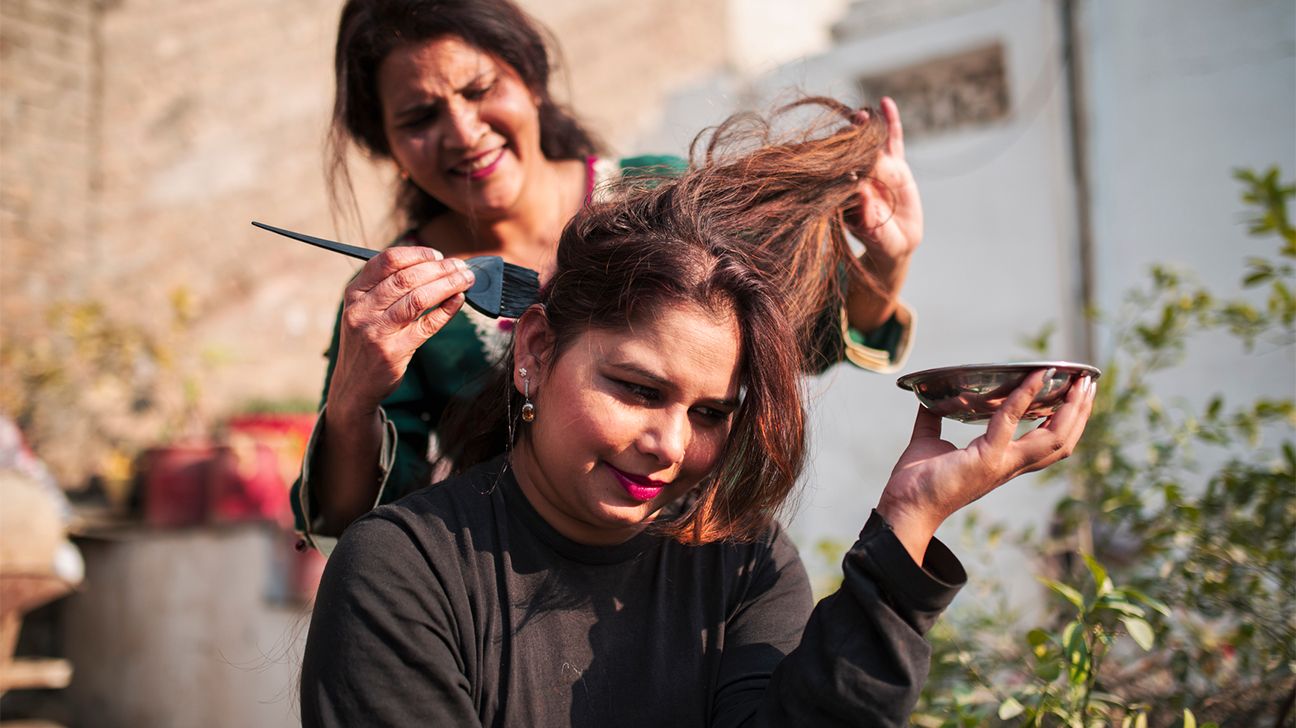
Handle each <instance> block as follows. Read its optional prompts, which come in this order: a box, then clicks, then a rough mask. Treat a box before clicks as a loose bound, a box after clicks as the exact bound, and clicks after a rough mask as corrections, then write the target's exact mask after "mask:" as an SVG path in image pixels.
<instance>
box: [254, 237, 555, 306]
mask: <svg viewBox="0 0 1296 728" xmlns="http://www.w3.org/2000/svg"><path fill="white" fill-rule="evenodd" d="M252 224H253V225H255V226H257V227H259V228H261V229H262V230H269V231H270V232H272V233H278V234H280V235H283V236H285V237H289V238H292V239H293V240H299V241H301V242H303V243H306V244H307V245H314V246H316V247H318V248H324V249H325V250H331V251H333V252H334V253H341V254H343V255H349V256H351V257H352V258H359V259H360V260H369V259H370V258H372V257H374V256H375V255H378V253H379V252H380V251H377V250H371V249H369V248H361V247H359V246H356V245H347V244H346V243H336V242H334V241H332V240H325V239H323V238H317V237H315V236H313V235H305V234H303V233H295V232H293V231H291V230H284V229H283V228H277V227H275V226H273V225H266V224H265V223H261V222H257V221H256V220H253V221H252ZM464 262H465V263H467V264H468V268H469V269H470V270H472V272H473V276H474V280H473V284H472V288H469V289H468V290H467V291H465V292H464V300H465V301H466V302H467V303H468V305H469V306H472V307H473V308H475V309H477V310H478V311H481V312H482V313H483V314H485V315H487V316H490V317H491V318H499V317H500V316H504V317H506V318H517V317H519V316H521V315H522V312H523V311H526V310H527V308H529V307H530V306H531V305H532V304H533V303H535V302H536V301H537V300H538V298H539V293H540V276H539V274H537V273H536V272H535V271H533V270H531V269H530V268H524V267H522V266H520V265H513V264H512V263H505V262H504V259H503V258H501V257H499V256H498V255H479V256H477V257H475V258H467V259H465V260H464Z"/></svg>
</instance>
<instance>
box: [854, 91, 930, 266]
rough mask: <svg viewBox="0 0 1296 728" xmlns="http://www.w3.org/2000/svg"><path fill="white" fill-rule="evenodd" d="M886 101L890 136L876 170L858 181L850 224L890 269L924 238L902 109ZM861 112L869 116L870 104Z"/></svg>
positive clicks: (872, 257) (873, 259)
mask: <svg viewBox="0 0 1296 728" xmlns="http://www.w3.org/2000/svg"><path fill="white" fill-rule="evenodd" d="M881 106H882V118H883V120H884V121H886V125H887V140H886V143H885V144H883V145H882V149H881V151H880V153H879V154H878V158H877V162H876V163H875V164H874V166H873V172H872V174H871V175H869V176H868V177H866V178H863V179H861V180H860V181H859V188H858V189H859V194H858V195H857V197H856V199H857V203H856V205H855V206H854V207H852V208H851V209H850V210H848V211H847V213H846V225H847V227H848V228H849V230H850V232H851V234H852V235H854V236H855V237H856V238H858V239H859V240H860V242H862V243H864V246H865V248H866V250H867V251H868V254H867V260H868V262H869V263H870V264H871V265H873V266H874V267H875V268H876V269H877V270H879V271H880V272H883V273H885V272H886V271H888V270H890V269H892V268H894V267H896V266H897V265H899V264H901V263H902V262H905V261H907V260H908V259H909V257H910V256H911V255H913V252H914V250H915V249H917V247H918V244H919V243H921V242H922V237H923V212H922V201H921V200H920V199H919V197H918V185H917V183H916V182H914V177H913V172H912V171H911V170H910V169H909V163H908V162H906V161H905V152H904V129H903V128H902V127H901V125H900V109H899V108H898V107H897V106H896V103H895V101H893V100H891V99H890V98H887V97H883V98H882V102H881ZM856 118H857V120H858V121H859V122H864V121H867V120H868V118H869V112H868V110H866V109H861V110H860V111H859V112H857V113H856Z"/></svg>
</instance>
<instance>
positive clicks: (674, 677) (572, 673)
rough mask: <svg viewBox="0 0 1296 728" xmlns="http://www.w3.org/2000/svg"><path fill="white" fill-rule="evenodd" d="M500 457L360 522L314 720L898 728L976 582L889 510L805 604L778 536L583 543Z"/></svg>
mask: <svg viewBox="0 0 1296 728" xmlns="http://www.w3.org/2000/svg"><path fill="white" fill-rule="evenodd" d="M501 466H502V460H496V461H493V462H492V463H487V464H485V465H483V466H480V467H478V468H475V469H473V470H471V471H469V472H468V473H465V474H464V475H462V476H459V477H457V478H453V479H451V480H449V481H446V482H444V483H442V484H441V485H439V486H438V487H435V488H428V489H424V490H422V491H419V492H417V493H415V494H413V495H411V496H409V497H407V498H404V499H402V500H401V501H399V502H397V503H395V504H393V505H390V506H383V507H380V508H378V509H375V510H374V511H373V512H371V513H370V514H368V515H367V516H365V517H363V518H362V519H360V520H358V521H356V522H355V523H354V524H353V525H352V526H351V527H350V528H348V529H347V531H346V532H345V534H344V536H343V538H342V539H341V541H340V542H339V544H338V548H337V550H336V551H335V552H334V553H333V555H332V557H331V558H330V559H329V563H328V566H327V568H326V569H325V572H324V577H323V580H322V582H321V584H320V588H319V592H318V595H317V597H316V603H315V611H314V616H313V617H312V621H311V626H310V633H309V637H308V638H307V643H306V652H305V656H304V659H303V664H302V681H301V715H302V724H303V725H304V726H308V727H313V726H347V727H351V726H369V725H391V726H407V725H438V726H440V725H445V726H476V725H481V726H598V727H602V726H618V728H636V727H638V726H669V727H670V728H685V727H686V726H725V727H728V726H892V725H897V726H898V725H904V724H905V723H906V722H907V717H908V715H909V713H910V711H911V710H912V709H913V705H914V703H915V702H916V701H917V698H918V693H919V690H920V689H921V687H922V684H923V681H924V679H925V678H926V675H927V668H928V661H929V658H930V648H929V646H928V644H927V642H926V640H925V639H924V637H923V635H924V634H925V633H926V631H927V630H928V629H929V628H930V626H931V625H932V623H933V622H934V621H935V619H936V618H937V616H938V615H939V614H940V612H941V611H943V610H944V608H945V607H946V606H947V605H948V604H949V602H950V601H951V600H952V599H953V597H954V595H955V593H956V592H957V591H958V589H959V588H960V587H961V586H962V584H963V582H964V581H965V578H966V577H965V575H964V573H963V569H962V567H961V566H960V565H959V563H958V560H957V559H956V558H954V556H953V555H952V554H951V553H950V552H949V551H948V550H947V549H946V548H945V547H944V546H943V545H942V544H940V542H938V541H935V540H933V541H932V544H931V546H930V547H929V549H928V552H927V557H926V561H925V564H924V565H925V567H926V568H923V567H920V566H918V565H917V564H915V563H914V562H913V560H912V559H911V558H910V557H909V555H908V553H907V552H906V551H905V549H904V547H903V546H902V545H901V543H900V542H899V540H898V539H896V537H895V535H894V534H893V533H892V532H891V531H890V529H889V528H887V526H886V525H885V523H884V522H883V521H882V520H881V518H879V517H878V516H876V514H875V515H874V516H873V517H872V518H870V519H869V522H868V524H866V526H865V528H864V530H863V532H862V533H861V534H860V538H859V541H857V542H856V543H855V545H854V547H852V548H851V550H850V551H849V552H848V553H847V555H846V557H845V559H844V561H843V570H844V581H843V584H842V587H841V589H840V590H839V591H838V592H837V593H835V594H833V595H831V596H829V597H827V598H825V599H824V600H823V601H821V602H820V603H819V604H818V605H817V606H815V607H813V611H812V605H811V597H810V588H809V584H808V581H807V579H806V574H805V569H804V567H803V566H802V564H801V561H800V558H799V557H798V556H797V553H796V549H795V547H794V546H793V545H792V543H791V541H790V540H789V539H788V537H787V535H786V534H785V533H784V532H783V530H782V529H781V528H779V527H778V525H777V524H771V526H770V527H769V529H768V530H767V532H766V533H765V534H764V536H763V537H762V538H760V539H758V540H756V541H754V542H751V543H741V544H738V543H713V544H706V545H702V546H687V545H683V544H680V543H677V542H675V541H672V540H670V539H667V538H664V537H661V536H659V535H657V534H655V533H653V532H651V531H645V532H644V533H641V534H639V535H638V536H636V537H634V538H632V539H631V540H630V541H628V542H626V543H624V544H621V545H619V546H615V547H595V546H586V545H582V544H578V543H575V542H573V541H570V540H568V539H566V538H564V537H563V536H561V535H560V534H559V533H558V532H557V531H555V530H554V529H553V528H552V527H550V526H549V525H548V523H546V522H545V521H544V520H543V519H542V518H541V517H540V515H539V514H538V513H537V512H536V511H535V509H534V508H532V507H531V504H530V503H529V502H528V501H527V499H526V497H525V496H524V495H523V493H522V491H521V490H520V489H519V487H518V485H517V481H516V480H515V479H514V478H513V475H512V473H511V471H508V470H507V469H504V471H503V472H502V473H501Z"/></svg>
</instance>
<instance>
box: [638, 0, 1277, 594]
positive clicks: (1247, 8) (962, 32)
mask: <svg viewBox="0 0 1296 728" xmlns="http://www.w3.org/2000/svg"><path fill="white" fill-rule="evenodd" d="M920 5H921V7H919V8H917V9H916V10H915V7H914V6H912V5H907V4H906V3H903V2H898V1H897V0H873V1H872V2H861V3H857V4H856V5H855V6H853V8H852V13H851V15H850V16H849V17H848V20H847V21H846V22H844V23H843V24H842V27H843V28H846V29H848V30H850V31H851V32H853V33H855V34H856V36H855V37H857V39H856V40H854V41H843V42H842V43H841V44H839V45H838V46H836V47H835V48H834V49H833V50H831V51H830V52H828V53H826V54H823V55H820V56H817V57H814V58H809V59H805V60H801V61H798V62H794V63H789V64H786V65H784V66H782V67H780V68H779V69H777V70H776V71H774V72H772V73H769V74H767V75H765V76H762V77H760V78H758V79H756V80H755V81H753V82H744V80H743V79H741V78H738V77H736V76H735V75H733V74H730V75H718V76H716V77H714V78H712V79H711V80H710V81H709V82H708V83H706V84H702V85H699V86H697V87H695V88H693V89H690V90H687V91H685V92H682V93H680V94H679V95H677V96H676V97H675V99H674V100H673V101H672V103H671V106H670V108H669V110H668V111H667V113H666V121H665V122H664V123H663V125H662V127H661V128H660V129H658V130H657V131H656V132H655V133H654V134H652V135H649V136H647V137H645V138H644V140H643V144H644V145H645V148H650V149H653V150H664V151H678V150H681V149H684V148H685V147H686V145H687V141H688V140H689V139H690V138H691V136H692V134H693V133H695V132H696V131H697V130H698V129H700V128H702V127H703V126H705V125H707V124H711V123H715V122H717V121H719V120H720V119H721V118H723V116H724V115H725V114H726V113H728V112H729V111H731V110H732V109H734V108H737V107H743V106H751V105H753V104H756V105H768V104H769V102H770V99H772V98H775V97H779V96H782V97H786V95H787V90H788V89H789V88H791V87H796V88H800V89H803V90H806V91H809V92H814V93H830V94H834V95H837V96H839V97H840V98H843V99H851V98H852V97H853V94H854V93H855V90H854V87H853V80H854V79H855V78H857V77H858V76H860V75H865V74H870V75H871V74H875V73H879V72H885V71H887V70H890V69H894V68H898V67H904V66H907V65H910V64H913V63H918V62H921V61H923V60H925V59H929V58H934V57H940V56H943V55H947V54H949V53H954V52H958V51H960V50H963V49H966V48H970V47H974V46H977V45H981V44H983V43H985V42H987V41H995V40H997V41H999V42H1002V43H1003V44H1004V46H1005V52H1006V62H1007V73H1008V74H1009V79H1010V80H1009V82H1010V94H1011V98H1012V112H1011V115H1010V118H1009V119H1007V120H1006V121H1005V122H1003V123H1001V124H997V125H994V126H990V127H985V128H979V129H975V130H970V131H959V132H955V133H953V134H951V135H947V136H939V137H937V136H933V137H930V138H927V139H923V140H919V141H914V142H913V143H911V144H910V145H909V149H908V151H909V159H910V163H911V164H912V166H913V169H914V172H915V174H916V176H917V178H918V182H919V186H920V187H921V189H922V194H923V201H924V207H925V210H926V215H927V234H926V240H925V242H924V244H923V247H922V249H921V250H920V252H919V254H918V256H917V258H916V260H915V263H914V266H913V269H912V272H911V278H910V281H909V284H908V286H907V287H906V295H905V297H906V299H907V300H908V301H909V302H910V303H912V304H913V305H914V306H915V308H916V309H917V310H918V312H919V325H918V337H919V338H918V345H917V347H916V348H915V351H914V355H913V357H912V359H911V360H910V362H909V364H908V366H907V367H906V369H907V370H908V371H913V370H917V369H922V368H927V367H932V366H942V365H948V364H958V363H966V362H975V361H991V360H995V361H998V360H1011V359H1018V358H1021V357H1022V355H1023V354H1025V353H1026V352H1025V350H1024V347H1023V346H1021V345H1020V344H1019V341H1020V337H1021V336H1022V335H1024V334H1033V333H1035V332H1037V331H1038V330H1039V329H1040V328H1041V326H1042V325H1044V324H1045V323H1047V322H1056V323H1058V324H1059V325H1060V326H1061V329H1060V330H1059V332H1058V333H1057V334H1055V337H1054V342H1055V348H1054V351H1053V352H1052V353H1053V354H1054V355H1055V356H1057V357H1059V358H1075V357H1077V356H1078V353H1077V343H1076V342H1077V341H1078V335H1077V334H1078V332H1077V326H1078V318H1077V317H1078V314H1079V306H1078V302H1079V300H1080V296H1079V287H1078V274H1077V272H1076V271H1077V270H1078V269H1077V267H1076V261H1077V259H1078V247H1077V236H1078V234H1077V232H1076V230H1077V228H1076V213H1075V206H1074V197H1073V195H1074V188H1073V185H1072V177H1071V174H1072V171H1071V162H1070V151H1069V144H1070V137H1069V134H1070V130H1069V123H1068V120H1067V116H1066V106H1065V102H1066V85H1065V84H1066V80H1065V75H1064V69H1063V67H1062V62H1061V59H1062V48H1061V44H1060V21H1059V18H1058V15H1057V11H1058V6H1059V3H1057V2H1054V1H1052V0H1003V1H1001V2H995V3H987V2H968V1H965V0H945V1H944V2H924V3H920ZM1080 7H1081V10H1082V12H1081V14H1080V18H1079V28H1080V30H1081V37H1082V40H1081V52H1082V54H1083V57H1084V62H1085V72H1086V74H1087V76H1086V83H1085V85H1084V96H1085V99H1086V103H1087V112H1088V116H1087V123H1088V126H1089V128H1090V130H1091V135H1092V136H1091V138H1090V154H1089V164H1090V170H1091V175H1092V177H1093V209H1092V220H1093V224H1094V243H1095V248H1096V250H1095V260H1096V277H1097V301H1098V303H1099V304H1100V305H1101V306H1104V307H1109V308H1110V307H1111V306H1112V305H1113V304H1114V303H1115V302H1116V301H1117V299H1118V298H1119V297H1120V295H1121V293H1122V292H1123V291H1124V290H1126V289H1127V288H1128V287H1129V286H1131V285H1134V284H1136V283H1138V282H1140V281H1142V280H1144V279H1145V277H1146V273H1145V271H1146V267H1147V265H1148V264H1149V263H1150V262H1152V261H1180V262H1183V263H1185V264H1188V265H1191V266H1192V267H1194V268H1196V269H1198V270H1199V271H1204V272H1206V275H1205V276H1204V277H1205V278H1206V279H1207V280H1209V281H1211V282H1213V283H1216V284H1220V285H1221V286H1233V285H1235V283H1236V281H1237V280H1238V278H1239V274H1240V271H1241V270H1242V257H1243V255H1244V254H1245V252H1244V251H1245V250H1246V248H1244V246H1246V245H1253V244H1252V243H1249V242H1247V240H1246V237H1245V235H1244V228H1243V226H1242V225H1241V214H1240V209H1241V205H1240V203H1239V202H1238V190H1239V187H1238V186H1237V184H1236V183H1235V182H1233V181H1232V179H1231V177H1230V170H1231V169H1232V168H1234V167H1236V166H1257V167H1264V166H1268V165H1269V164H1274V163H1279V164H1281V165H1283V168H1284V171H1285V173H1286V177H1287V178H1288V179H1291V178H1292V176H1293V175H1296V132H1294V131H1293V130H1296V62H1294V61H1293V56H1294V55H1296V52H1294V47H1296V18H1294V17H1293V14H1294V13H1296V9H1294V7H1296V6H1293V4H1292V3H1290V2H1287V1H1285V0H1278V1H1272V0H1270V1H1265V2H1260V1H1253V2H1239V3H1217V2H1206V1H1200V2H1189V3H1183V2H1173V1H1172V0H1161V1H1159V2H1151V1H1149V2H1135V3H1120V2H1088V3H1081V5H1080ZM918 10H921V12H918ZM873 19H880V20H881V21H882V22H870V21H871V20H873ZM903 111H904V110H903V109H901V112H902V115H903ZM1264 250H1265V251H1268V250H1272V248H1271V247H1270V248H1264ZM1102 341H1103V339H1102V338H1101V336H1100V337H1099V345H1100V350H1099V356H1098V357H1097V359H1099V360H1101V359H1102V358H1104V356H1105V354H1106V351H1105V349H1102V348H1101V345H1102ZM1164 385H1165V387H1166V388H1167V390H1169V391H1178V392H1185V391H1193V390H1195V389H1199V388H1201V387H1202V386H1205V385H1209V386H1211V388H1212V389H1217V388H1219V387H1220V386H1223V387H1224V388H1225V389H1226V391H1228V392H1229V393H1230V395H1229V396H1230V397H1233V398H1236V399H1237V400H1240V399H1241V398H1242V397H1243V396H1254V395H1256V394H1259V393H1268V394H1270V395H1281V394H1290V393H1291V391H1292V388H1293V387H1294V386H1296V362H1294V361H1293V354H1292V352H1291V351H1290V349H1289V350H1287V351H1286V352H1281V353H1271V354H1269V355H1266V356H1259V357H1252V358H1246V357H1244V356H1243V355H1242V354H1241V353H1240V352H1238V351H1236V349H1234V348H1227V349H1225V348H1219V347H1218V342H1217V341H1216V342H1208V343H1207V344H1206V345H1204V346H1202V347H1198V348H1197V349H1195V350H1194V351H1192V352H1191V356H1190V359H1189V365H1188V367H1187V371H1186V373H1185V374H1183V375H1180V376H1176V377H1172V378H1167V380H1166V382H1164ZM814 388H815V390H816V392H818V393H819V396H818V397H817V398H816V400H815V404H814V423H815V434H814V453H815V455H814V463H813V467H812V469H811V471H810V472H809V474H808V477H807V490H806V492H805V495H804V496H803V498H802V502H801V504H800V508H799V511H798V514H797V517H796V518H795V519H794V520H793V521H792V523H791V528H792V530H793V533H794V534H795V535H796V536H797V538H798V540H799V541H800V542H801V543H802V544H803V546H808V545H810V544H812V543H814V542H816V541H818V540H819V539H822V538H833V539H838V540H841V541H845V542H847V543H849V542H850V541H852V540H853V539H854V535H855V533H856V531H857V530H858V528H859V527H860V525H862V524H863V522H864V520H865V519H866V518H867V516H868V512H869V509H870V508H871V507H872V505H873V504H874V503H875V502H876V500H877V497H878V494H879V493H880V491H881V488H882V486H883V485H884V483H885V481H886V478H887V476H888V474H889V472H890V468H891V466H892V464H893V463H894V461H895V459H896V458H897V457H898V455H899V453H900V452H901V451H902V449H903V447H904V444H905V442H906V441H907V437H908V432H909V428H910V426H911V423H912V418H913V413H914V410H915V407H916V406H915V403H914V401H913V399H912V396H911V395H909V394H908V393H906V392H903V391H901V390H899V389H897V388H896V387H895V386H894V380H893V377H890V376H875V375H869V374H865V373H861V372H857V371H852V370H850V369H848V368H840V367H839V368H838V369H836V370H834V371H833V372H831V373H829V374H828V375H827V376H826V377H824V378H822V379H821V380H819V381H816V382H815V383H814ZM946 432H947V435H948V436H949V438H950V439H951V440H953V441H955V442H956V443H958V444H963V443H965V442H966V441H968V440H970V439H971V438H972V437H974V436H975V435H976V434H978V433H979V432H980V428H976V427H971V426H965V425H958V424H956V423H949V424H948V425H947V430H946ZM1038 480H1039V479H1038V478H1031V477H1024V478H1021V479H1019V480H1017V481H1015V482H1014V483H1012V484H1011V485H1009V486H1007V487H1005V488H1003V489H1001V490H999V491H998V492H996V493H993V494H991V495H990V496H988V497H987V498H985V499H984V500H983V501H982V502H980V503H979V504H977V506H975V508H977V509H979V510H980V511H981V512H982V515H983V517H986V518H993V519H997V520H1001V521H1005V522H1007V523H1009V524H1011V525H1015V526H1026V525H1034V526H1035V527H1037V528H1038V527H1042V526H1043V525H1044V522H1043V516H1044V514H1045V513H1046V512H1047V510H1048V508H1049V506H1050V504H1051V503H1052V502H1053V501H1054V500H1055V498H1056V496H1057V488H1058V487H1060V486H1059V485H1050V486H1042V485H1041V484H1040V483H1039V482H1038ZM941 535H942V537H944V538H946V539H947V540H949V541H957V540H958V536H959V528H958V525H957V523H952V524H949V525H947V526H946V527H945V529H943V530H942V533H941ZM956 550H959V552H960V553H961V554H962V555H963V556H964V557H965V562H966V565H967V566H968V568H969V572H970V573H971V575H972V579H973V581H974V582H977V581H984V580H986V579H988V578H989V577H990V576H992V575H996V574H997V575H998V577H999V578H1002V579H1004V580H1005V581H1006V584H1007V587H1008V591H1007V593H1008V595H1009V597H1010V598H1011V599H1013V600H1016V601H1022V600H1025V601H1027V602H1030V601H1033V600H1034V597H1033V595H1035V594H1036V593H1038V588H1037V585H1036V584H1035V582H1034V579H1033V577H1032V575H1031V573H1030V570H1029V568H1027V567H1028V564H1027V563H1026V561H1025V557H1023V556H1022V555H1019V554H1014V553H1008V552H1002V551H1001V552H998V553H996V554H994V556H993V557H990V556H988V555H986V554H985V553H984V552H983V551H982V550H979V549H975V548H968V547H964V548H962V549H958V548H957V547H956ZM987 558H993V559H994V561H993V564H984V563H983V561H985V560H986V559H987ZM807 559H808V561H809V563H810V565H811V566H812V569H813V570H814V571H817V572H818V573H819V574H821V575H825V574H827V573H830V570H831V567H830V566H829V565H822V564H820V565H816V564H815V560H814V557H812V556H810V555H809V553H808V552H807Z"/></svg>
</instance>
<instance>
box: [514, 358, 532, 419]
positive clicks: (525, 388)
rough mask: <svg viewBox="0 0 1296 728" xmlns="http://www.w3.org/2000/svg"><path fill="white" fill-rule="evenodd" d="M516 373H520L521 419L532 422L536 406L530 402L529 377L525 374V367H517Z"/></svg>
mask: <svg viewBox="0 0 1296 728" xmlns="http://www.w3.org/2000/svg"><path fill="white" fill-rule="evenodd" d="M518 374H521V375H522V421H523V422H532V421H534V420H535V413H536V408H535V405H534V404H532V403H531V378H530V377H528V376H527V370H526V367H521V368H519V369H518Z"/></svg>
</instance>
